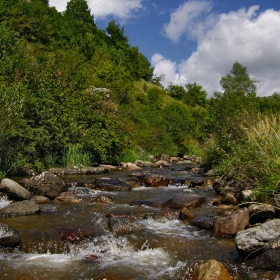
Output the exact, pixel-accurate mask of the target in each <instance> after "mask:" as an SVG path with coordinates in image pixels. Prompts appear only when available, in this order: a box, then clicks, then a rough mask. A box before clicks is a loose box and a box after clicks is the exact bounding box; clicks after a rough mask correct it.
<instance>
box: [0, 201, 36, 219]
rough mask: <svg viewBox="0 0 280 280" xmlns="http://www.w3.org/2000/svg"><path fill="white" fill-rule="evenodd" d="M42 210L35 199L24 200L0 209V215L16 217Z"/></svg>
mask: <svg viewBox="0 0 280 280" xmlns="http://www.w3.org/2000/svg"><path fill="white" fill-rule="evenodd" d="M39 211H40V207H39V205H38V204H37V203H36V202H34V201H29V200H23V201H18V202H15V203H11V204H9V205H7V206H6V207H4V208H2V209H0V217H14V216H25V215H32V214H36V213H38V212H39Z"/></svg>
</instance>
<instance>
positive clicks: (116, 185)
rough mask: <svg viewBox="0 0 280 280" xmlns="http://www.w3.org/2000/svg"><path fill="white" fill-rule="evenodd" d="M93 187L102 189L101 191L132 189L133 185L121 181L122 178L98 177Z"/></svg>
mask: <svg viewBox="0 0 280 280" xmlns="http://www.w3.org/2000/svg"><path fill="white" fill-rule="evenodd" d="M93 189H96V190H101V191H115V192H118V191H131V189H132V187H131V186H130V185H129V184H127V183H125V182H123V181H121V180H113V179H102V178H99V179H96V180H95V184H94V186H93Z"/></svg>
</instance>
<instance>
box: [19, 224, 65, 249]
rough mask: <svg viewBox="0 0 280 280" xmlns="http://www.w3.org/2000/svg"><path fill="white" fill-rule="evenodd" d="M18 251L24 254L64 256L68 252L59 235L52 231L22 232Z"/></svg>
mask: <svg viewBox="0 0 280 280" xmlns="http://www.w3.org/2000/svg"><path fill="white" fill-rule="evenodd" d="M21 235H22V241H21V244H20V248H19V249H20V250H21V251H23V252H25V253H37V254H45V253H51V254H64V253H67V252H69V247H68V244H67V243H64V242H63V241H62V237H61V236H60V234H59V233H58V232H56V231H54V230H50V231H48V232H44V231H42V230H35V229H34V230H22V231H21Z"/></svg>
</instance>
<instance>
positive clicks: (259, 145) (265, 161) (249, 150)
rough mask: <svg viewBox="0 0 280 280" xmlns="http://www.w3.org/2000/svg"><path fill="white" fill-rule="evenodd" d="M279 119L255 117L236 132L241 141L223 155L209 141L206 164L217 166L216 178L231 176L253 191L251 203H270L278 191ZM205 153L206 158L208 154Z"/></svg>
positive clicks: (213, 142)
mask: <svg viewBox="0 0 280 280" xmlns="http://www.w3.org/2000/svg"><path fill="white" fill-rule="evenodd" d="M279 123H280V116H279V115H270V116H267V115H266V116H264V115H258V116H257V117H256V119H254V120H252V121H250V122H249V121H244V122H243V123H242V124H240V125H239V128H240V129H241V130H242V131H243V132H244V133H243V135H244V136H243V139H240V141H239V142H235V144H234V145H233V146H232V149H231V152H229V153H226V152H225V151H222V150H221V148H220V147H219V146H218V145H217V142H215V139H211V140H210V141H209V142H208V145H207V147H206V155H207V156H206V158H207V159H206V163H207V162H209V161H212V162H211V163H212V164H213V162H214V163H216V164H217V165H216V167H215V170H216V172H217V173H218V174H231V175H232V176H233V177H234V178H235V179H237V180H239V181H242V182H244V183H249V184H251V185H252V186H253V187H254V192H253V196H252V199H253V200H258V201H262V202H266V203H268V202H272V196H273V195H274V194H276V193H278V192H279V190H280V126H279ZM207 153H208V154H207Z"/></svg>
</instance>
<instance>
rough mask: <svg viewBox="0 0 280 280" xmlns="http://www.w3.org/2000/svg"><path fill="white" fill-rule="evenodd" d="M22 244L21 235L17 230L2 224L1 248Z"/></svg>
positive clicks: (0, 226)
mask: <svg viewBox="0 0 280 280" xmlns="http://www.w3.org/2000/svg"><path fill="white" fill-rule="evenodd" d="M20 242H21V235H20V233H19V232H18V231H17V230H16V229H14V228H12V227H10V226H8V225H6V224H2V223H1V224H0V246H9V247H14V246H17V245H19V244H20Z"/></svg>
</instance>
